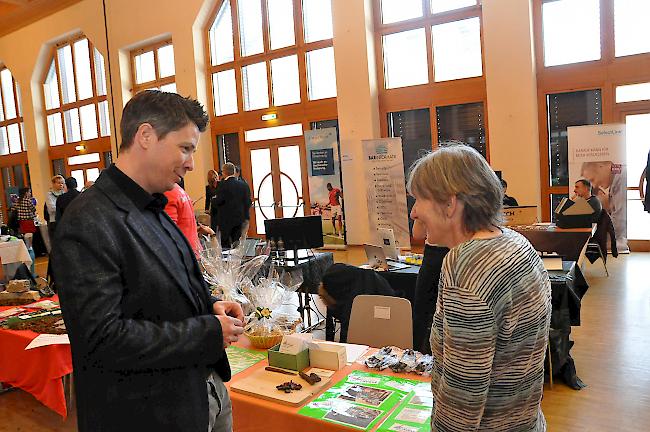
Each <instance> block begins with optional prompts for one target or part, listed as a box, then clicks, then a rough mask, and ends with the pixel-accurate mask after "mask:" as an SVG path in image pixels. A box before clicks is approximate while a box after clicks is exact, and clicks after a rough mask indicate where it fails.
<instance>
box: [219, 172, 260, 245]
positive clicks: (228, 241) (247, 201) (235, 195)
mask: <svg viewBox="0 0 650 432" xmlns="http://www.w3.org/2000/svg"><path fill="white" fill-rule="evenodd" d="M221 171H222V172H223V175H224V176H225V178H224V179H223V180H221V181H220V182H219V187H217V195H216V196H215V197H214V198H213V199H212V205H213V206H215V211H216V213H217V227H218V228H219V232H220V233H221V246H222V247H223V248H230V247H232V245H233V243H235V242H236V241H238V240H239V239H240V238H241V236H242V228H243V227H244V223H245V222H246V221H248V220H249V219H250V208H251V191H250V189H249V188H248V184H247V183H245V182H243V181H239V180H237V177H236V176H235V165H233V164H232V163H230V162H227V163H225V164H224V165H223V167H222V169H221Z"/></svg>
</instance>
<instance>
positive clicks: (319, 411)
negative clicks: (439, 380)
mask: <svg viewBox="0 0 650 432" xmlns="http://www.w3.org/2000/svg"><path fill="white" fill-rule="evenodd" d="M419 384H420V382H419V381H414V380H408V379H404V378H395V377H392V376H384V375H379V374H373V373H368V372H362V371H354V372H352V373H351V374H350V375H348V376H347V377H345V378H344V379H343V380H341V381H339V382H338V383H336V384H335V385H334V386H332V387H331V388H329V389H327V390H326V391H325V392H324V393H323V394H322V395H320V396H319V397H318V398H316V399H315V400H314V401H313V402H311V403H310V404H308V405H306V406H305V407H303V408H302V409H301V410H300V411H298V414H301V415H304V416H307V417H313V418H318V419H322V420H325V421H330V422H334V423H339V424H343V425H345V426H349V427H352V428H356V429H362V430H369V429H371V428H373V427H374V426H375V425H376V424H377V423H378V422H379V421H380V420H381V419H382V418H384V417H385V416H386V414H387V413H388V412H390V411H391V410H392V409H393V408H394V407H395V406H396V405H399V404H400V403H401V402H402V401H403V400H404V398H406V397H407V396H408V395H415V392H414V389H415V388H417V387H418V385H419ZM429 410H430V408H429ZM413 414H416V415H417V414H418V413H413ZM407 415H408V412H407Z"/></svg>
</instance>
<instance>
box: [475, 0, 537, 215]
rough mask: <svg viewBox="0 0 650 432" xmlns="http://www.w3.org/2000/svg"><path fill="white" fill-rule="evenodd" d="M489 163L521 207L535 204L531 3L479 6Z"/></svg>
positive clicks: (484, 3)
mask: <svg viewBox="0 0 650 432" xmlns="http://www.w3.org/2000/svg"><path fill="white" fill-rule="evenodd" d="M483 49H484V53H485V84H486V90H487V100H488V103H487V108H488V115H487V121H488V124H489V137H490V162H491V165H492V167H493V168H494V169H495V170H501V171H502V172H503V178H504V179H505V180H507V181H508V195H511V196H513V197H515V198H516V199H517V201H518V202H519V204H520V205H536V206H538V208H539V206H540V195H539V191H540V180H539V179H540V174H539V170H540V168H539V126H538V109H537V80H536V71H535V52H534V37H533V25H532V5H531V1H530V0H527V1H487V2H483Z"/></svg>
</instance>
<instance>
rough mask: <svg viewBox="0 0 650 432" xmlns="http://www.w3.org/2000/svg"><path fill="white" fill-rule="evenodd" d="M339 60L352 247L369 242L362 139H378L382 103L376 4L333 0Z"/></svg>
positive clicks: (338, 84)
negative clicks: (377, 71)
mask: <svg viewBox="0 0 650 432" xmlns="http://www.w3.org/2000/svg"><path fill="white" fill-rule="evenodd" d="M332 15H333V21H334V60H335V63H336V90H337V107H338V121H339V135H340V141H341V170H342V172H343V197H344V205H345V223H346V230H347V240H348V243H349V244H363V243H366V242H367V241H368V239H369V238H370V236H369V232H368V228H369V222H368V204H367V201H366V182H365V173H364V172H363V170H362V169H360V167H361V164H362V157H363V151H362V148H361V140H363V139H371V138H379V137H380V128H379V101H378V92H377V74H376V68H375V54H374V53H375V51H374V30H373V24H372V23H373V20H372V1H371V0H357V1H349V0H333V1H332Z"/></svg>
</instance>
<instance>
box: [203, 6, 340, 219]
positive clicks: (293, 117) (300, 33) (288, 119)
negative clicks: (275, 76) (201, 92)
mask: <svg viewBox="0 0 650 432" xmlns="http://www.w3.org/2000/svg"><path fill="white" fill-rule="evenodd" d="M225 1H226V0H217V2H216V4H215V5H214V7H213V8H212V10H211V12H210V19H209V20H208V21H207V23H206V26H205V27H204V36H205V43H204V56H205V57H204V58H205V64H206V77H207V79H206V92H207V95H208V101H209V103H210V108H209V110H208V112H209V116H210V120H211V122H210V127H211V134H212V137H211V139H212V146H213V152H212V153H213V164H214V166H215V167H217V170H219V169H220V167H219V164H220V163H221V162H223V161H220V160H219V159H218V153H219V152H218V148H217V146H218V143H217V139H218V137H219V135H228V134H233V133H234V134H238V137H239V151H240V161H241V170H242V173H243V175H244V176H245V178H247V179H252V176H251V161H250V150H251V149H253V148H255V147H258V146H260V145H264V143H266V144H267V145H270V143H271V141H266V142H264V141H263V142H255V143H247V142H246V140H245V134H244V133H245V131H246V130H251V129H261V128H265V127H270V126H284V125H289V124H294V123H301V124H302V127H303V130H309V129H310V125H311V123H312V122H318V121H324V120H331V119H337V118H338V111H337V103H336V100H337V98H336V97H329V98H324V99H317V100H309V91H308V90H309V89H308V76H307V52H310V51H315V50H318V49H322V48H330V47H333V46H334V40H333V38H331V39H324V40H320V41H316V42H309V43H306V42H305V40H304V25H303V13H302V12H303V10H302V1H301V0H294V1H293V25H294V36H295V44H294V45H291V46H288V47H282V48H277V49H275V50H271V41H270V30H269V18H268V1H271V0H262V1H261V4H262V30H263V31H262V34H263V41H264V51H263V52H262V53H260V54H254V55H249V56H245V57H244V56H242V55H241V47H240V43H241V42H240V34H239V16H238V7H237V0H230V11H231V20H232V24H233V54H234V55H233V57H234V59H233V61H230V62H226V63H222V64H219V65H214V66H213V65H212V58H211V51H210V36H209V32H210V28H211V26H212V24H213V23H214V21H215V19H216V17H217V15H218V13H219V11H220V10H221V7H222V6H223V4H224V3H225ZM292 55H296V56H297V58H298V78H299V86H300V102H298V103H293V104H288V105H282V106H274V105H273V88H272V82H273V81H272V76H271V60H274V59H277V58H283V57H288V56H292ZM260 62H265V63H266V71H267V91H268V98H269V107H268V108H265V109H257V110H253V111H245V110H244V99H243V94H244V92H243V82H242V68H243V67H244V66H248V65H251V64H255V63H260ZM231 69H232V70H234V72H235V86H236V93H237V112H236V113H232V114H226V115H220V116H216V115H215V108H214V106H215V100H214V93H213V88H212V74H214V73H217V72H223V71H226V70H231ZM269 113H273V114H276V116H277V118H276V119H274V120H270V121H264V120H262V119H261V117H262V115H264V114H269ZM286 140H290V141H291V142H293V143H297V144H299V146H300V149H301V155H303V157H304V156H305V154H306V153H305V151H306V150H305V140H304V136H300V137H293V138H281V139H278V140H273V141H272V142H273V144H274V145H278V144H281V143H284V142H285V141H286ZM253 144H254V145H253ZM305 160H306V159H305ZM303 182H305V183H304V184H305V185H306V184H307V183H306V179H303ZM305 187H307V186H305ZM309 204H310V203H309V197H308V196H306V197H305V205H307V206H308V205H309ZM252 217H253V218H254V215H253V216H252Z"/></svg>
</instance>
